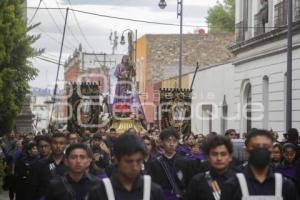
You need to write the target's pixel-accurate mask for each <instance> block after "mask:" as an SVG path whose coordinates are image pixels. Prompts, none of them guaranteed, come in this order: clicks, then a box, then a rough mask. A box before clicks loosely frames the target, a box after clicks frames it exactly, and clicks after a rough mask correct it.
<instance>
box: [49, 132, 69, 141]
mask: <svg viewBox="0 0 300 200" xmlns="http://www.w3.org/2000/svg"><path fill="white" fill-rule="evenodd" d="M55 138H65V139H66V136H65V135H64V134H62V133H54V134H53V135H52V138H51V142H53V140H54V139H55Z"/></svg>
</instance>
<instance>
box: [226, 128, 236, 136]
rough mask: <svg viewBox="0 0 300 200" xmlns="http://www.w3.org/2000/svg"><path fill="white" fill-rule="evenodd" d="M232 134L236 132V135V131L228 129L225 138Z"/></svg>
mask: <svg viewBox="0 0 300 200" xmlns="http://www.w3.org/2000/svg"><path fill="white" fill-rule="evenodd" d="M232 132H235V133H236V131H235V130H234V129H228V130H227V131H226V132H225V136H228V135H229V134H230V133H232Z"/></svg>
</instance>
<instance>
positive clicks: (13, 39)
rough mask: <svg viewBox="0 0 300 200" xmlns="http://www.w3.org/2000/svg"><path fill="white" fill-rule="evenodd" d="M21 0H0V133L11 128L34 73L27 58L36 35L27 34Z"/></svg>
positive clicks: (34, 70) (30, 55)
mask: <svg viewBox="0 0 300 200" xmlns="http://www.w3.org/2000/svg"><path fill="white" fill-rule="evenodd" d="M24 9H25V8H24V5H23V0H1V1H0V135H1V134H4V133H7V132H9V131H11V130H12V129H13V127H14V122H15V118H16V117H17V115H18V113H19V112H20V110H21V107H22V104H23V101H24V100H25V96H26V94H27V93H28V92H29V84H28V82H29V81H30V80H32V79H34V77H35V76H36V75H37V73H38V71H37V69H35V68H33V66H32V65H31V63H30V62H29V61H28V58H30V57H33V56H34V55H35V53H36V51H35V49H33V48H32V47H31V44H32V43H34V42H35V41H36V40H37V39H38V38H39V36H30V35H28V34H27V32H28V31H29V29H31V28H34V26H32V27H30V28H27V25H26V21H25V19H24Z"/></svg>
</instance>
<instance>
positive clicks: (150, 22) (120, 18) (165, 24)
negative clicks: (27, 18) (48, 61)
mask: <svg viewBox="0 0 300 200" xmlns="http://www.w3.org/2000/svg"><path fill="white" fill-rule="evenodd" d="M27 8H28V9H36V7H27ZM42 9H45V10H52V9H53V10H60V9H62V10H65V9H66V8H55V7H51V8H50V7H49V8H40V10H42ZM70 10H72V11H74V12H79V13H83V14H88V15H94V16H98V17H104V18H110V19H118V20H124V21H132V22H141V23H147V24H156V25H164V26H180V25H179V24H174V23H164V22H156V21H147V20H139V19H132V18H125V17H116V16H111V15H102V14H98V13H93V12H88V11H83V10H77V9H70ZM183 26H184V27H194V28H201V27H203V28H207V27H208V26H200V25H199V26H196V25H188V24H185V25H183Z"/></svg>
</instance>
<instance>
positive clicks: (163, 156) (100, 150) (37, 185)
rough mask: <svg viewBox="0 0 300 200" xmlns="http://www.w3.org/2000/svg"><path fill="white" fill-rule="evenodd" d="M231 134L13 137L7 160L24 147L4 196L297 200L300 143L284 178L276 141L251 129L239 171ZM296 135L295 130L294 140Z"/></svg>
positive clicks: (167, 131)
mask: <svg viewBox="0 0 300 200" xmlns="http://www.w3.org/2000/svg"><path fill="white" fill-rule="evenodd" d="M110 132H115V130H114V129H111V130H110ZM228 132H230V134H225V135H224V136H223V135H218V134H216V133H211V134H209V135H207V136H206V138H205V140H204V141H203V140H201V141H200V140H198V141H197V136H195V135H193V134H189V135H188V136H185V137H183V140H181V138H180V134H179V133H178V132H177V131H176V130H175V129H172V128H167V129H165V130H162V131H161V132H160V133H159V135H157V133H158V131H156V130H150V131H149V132H148V133H147V134H139V133H136V132H135V131H134V130H128V131H127V132H125V133H124V134H122V135H121V136H119V137H115V134H114V135H113V136H112V137H110V135H109V133H108V134H103V133H95V134H92V133H91V134H88V135H85V140H84V141H82V140H81V138H82V137H80V135H81V134H80V133H75V132H74V133H66V132H64V133H60V132H56V133H54V134H49V135H43V136H36V137H35V138H33V137H32V138H30V137H27V136H26V137H25V136H24V137H19V138H17V137H16V136H13V137H12V136H11V135H10V138H9V139H10V140H9V143H8V145H6V144H5V143H4V144H3V145H2V150H3V152H4V155H5V156H6V157H5V160H6V161H10V159H9V154H8V151H7V149H6V148H7V147H9V148H10V150H11V149H12V146H13V145H14V142H15V144H17V142H20V141H21V144H22V145H21V146H20V147H19V148H17V151H15V153H14V155H13V156H12V157H13V161H10V164H11V166H12V169H11V168H8V169H11V171H7V175H9V176H7V177H11V175H13V177H14V178H15V180H17V181H16V182H14V184H12V183H11V182H9V181H7V180H5V189H9V190H11V191H10V194H11V195H10V199H11V200H14V199H16V200H18V199H22V200H27V199H28V200H85V199H88V200H102V199H103V200H141V199H143V200H163V199H166V200H242V199H243V200H244V199H283V200H291V199H293V200H298V199H299V191H298V190H299V188H300V187H299V180H300V178H299V174H300V173H299V172H298V171H299V170H298V169H300V165H299V164H298V163H299V162H298V160H297V157H296V146H295V145H298V144H290V143H289V142H288V141H289V140H288V138H287V142H286V143H287V144H288V145H286V146H287V147H286V148H290V149H289V151H288V156H289V157H288V161H289V162H286V161H285V160H284V158H283V157H281V159H280V162H281V161H282V162H284V164H285V165H284V166H286V167H285V168H280V171H279V170H278V169H279V167H274V166H273V163H272V161H273V155H272V151H273V146H274V144H273V142H274V140H275V138H274V134H273V133H272V132H270V131H267V130H260V129H252V130H251V131H250V132H248V133H247V134H246V135H245V138H244V141H245V151H246V153H247V155H248V156H247V157H248V159H247V160H245V162H244V163H243V164H242V165H238V164H236V163H241V162H233V160H234V159H235V161H236V160H238V158H237V157H234V156H233V155H234V145H233V143H232V142H233V141H234V140H235V137H236V136H234V137H233V134H236V132H235V131H234V130H230V131H228ZM295 133H297V134H298V132H295V129H293V130H291V131H290V137H291V138H293V137H295ZM288 135H289V133H288V134H287V136H288ZM13 141H14V142H13ZM276 145H278V144H276ZM293 145H294V146H293ZM274 147H275V146H274ZM297 147H298V146H297ZM294 149H295V151H294ZM36 150H38V152H37V151H36ZM277 160H278V159H277ZM279 164H280V163H279ZM8 166H9V165H8ZM23 166H26V170H25V171H24V170H22V169H23V168H24V167H23ZM22 167H23V168H22ZM285 169H286V170H288V171H287V172H288V173H285ZM291 170H294V171H291ZM8 172H9V173H8ZM286 174H289V177H288V176H286ZM291 174H292V176H291ZM26 183H27V186H26V188H25V189H24V185H26ZM22 188H23V189H22ZM14 194H16V195H14ZM15 196H16V198H15Z"/></svg>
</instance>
